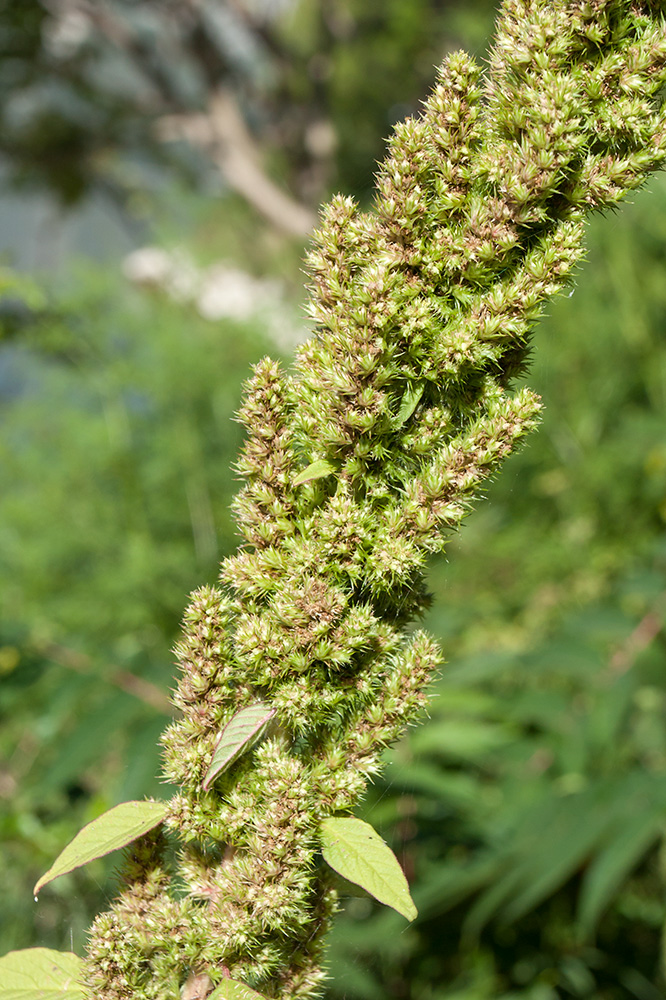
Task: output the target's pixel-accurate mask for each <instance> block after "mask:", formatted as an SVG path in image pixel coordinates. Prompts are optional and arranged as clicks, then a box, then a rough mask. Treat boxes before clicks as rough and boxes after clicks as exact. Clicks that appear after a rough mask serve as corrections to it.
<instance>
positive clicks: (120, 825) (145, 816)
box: [33, 801, 169, 896]
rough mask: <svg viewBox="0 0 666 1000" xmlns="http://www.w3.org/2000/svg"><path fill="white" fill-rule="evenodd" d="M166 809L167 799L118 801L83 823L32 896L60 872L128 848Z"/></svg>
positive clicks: (72, 869)
mask: <svg viewBox="0 0 666 1000" xmlns="http://www.w3.org/2000/svg"><path fill="white" fill-rule="evenodd" d="M168 811H169V806H168V803H166V802H154V801H153V802H121V804H120V805H119V806H114V808H113V809H109V810H108V811H107V812H105V813H102V815H101V816H98V817H97V819H94V820H93V821H92V823H88V825H87V826H84V827H83V829H82V830H80V831H79V832H78V833H77V835H76V836H75V837H74V840H72V841H71V843H69V844H68V845H67V847H66V848H65V849H64V851H62V853H61V854H59V855H58V857H57V858H56V860H55V861H54V862H53V864H52V865H51V867H50V868H49V870H48V871H47V872H45V873H44V875H42V877H41V878H40V879H39V881H38V882H37V883H36V885H35V888H34V889H33V892H34V894H35V896H36V895H37V893H38V892H39V890H40V889H42V888H43V886H45V885H47V883H49V882H52V881H53V880H54V879H56V878H58V877H59V876H60V875H66V874H67V872H71V871H74V869H75V868H80V867H81V866H82V865H87V864H88V862H89V861H94V860H95V858H102V857H104V855H105V854H110V853H111V851H117V850H118V849H119V848H120V847H127V845H128V844H131V843H132V841H133V840H136V839H137V837H141V836H143V834H144V833H148V831H149V830H152V829H153V827H156V826H157V825H158V823H161V822H162V820H163V819H164V817H165V816H166V814H167V812H168Z"/></svg>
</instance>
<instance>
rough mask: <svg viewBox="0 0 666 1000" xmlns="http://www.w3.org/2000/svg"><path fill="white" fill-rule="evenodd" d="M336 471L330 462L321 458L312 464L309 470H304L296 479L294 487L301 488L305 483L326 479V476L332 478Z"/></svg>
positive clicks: (308, 467)
mask: <svg viewBox="0 0 666 1000" xmlns="http://www.w3.org/2000/svg"><path fill="white" fill-rule="evenodd" d="M333 472H335V469H334V468H333V466H332V465H331V463H330V462H327V461H326V460H325V459H323V458H320V459H318V460H317V461H316V462H312V463H311V464H310V465H308V466H307V468H305V469H303V471H302V472H299V474H298V475H297V476H296V478H295V479H294V486H301V485H302V484H303V483H309V482H310V481H311V480H313V479H324V478H325V477H326V476H330V475H331V474H332V473H333Z"/></svg>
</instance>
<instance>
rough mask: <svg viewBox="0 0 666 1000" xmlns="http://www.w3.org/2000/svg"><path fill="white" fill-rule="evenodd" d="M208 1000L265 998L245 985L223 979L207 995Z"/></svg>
mask: <svg viewBox="0 0 666 1000" xmlns="http://www.w3.org/2000/svg"><path fill="white" fill-rule="evenodd" d="M208 1000H265V998H264V997H263V996H262V994H261V993H257V991H256V990H252V989H250V987H249V986H246V985H245V983H238V982H236V980H235V979H223V980H222V982H221V983H220V985H219V986H216V987H215V989H214V990H213V992H212V993H211V994H210V995H209V997H208Z"/></svg>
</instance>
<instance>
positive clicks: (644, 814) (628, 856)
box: [578, 802, 666, 934]
mask: <svg viewBox="0 0 666 1000" xmlns="http://www.w3.org/2000/svg"><path fill="white" fill-rule="evenodd" d="M650 805H651V808H650V807H648V808H647V809H645V810H640V809H638V811H637V812H635V813H634V812H632V813H631V814H630V815H629V816H627V817H626V818H625V822H624V824H623V825H622V827H621V828H620V829H619V830H617V831H616V832H615V834H614V836H613V838H612V840H611V841H610V843H609V844H608V845H607V846H606V847H605V848H604V850H603V851H602V852H601V853H600V854H598V855H597V856H596V857H595V858H594V860H593V861H592V863H591V864H590V865H589V867H588V868H587V870H586V872H585V876H584V878H583V883H582V886H581V892H580V901H579V904H578V923H579V925H580V927H581V930H582V931H583V932H584V933H585V934H591V933H592V932H593V931H594V929H595V927H596V924H597V922H598V920H599V918H600V917H601V915H602V913H603V911H604V910H605V909H606V907H607V906H608V905H609V904H610V902H611V901H612V899H613V897H614V896H615V895H616V893H617V891H618V888H619V886H620V885H621V884H622V882H623V880H624V879H626V878H627V876H628V875H629V874H630V872H631V870H632V868H635V867H636V865H637V864H638V862H639V861H640V860H641V858H643V857H644V855H645V854H646V853H647V851H648V850H649V849H650V848H651V847H652V845H653V844H654V842H655V841H656V840H658V838H659V837H660V835H662V834H663V828H664V813H665V811H666V810H665V809H664V803H663V802H659V803H657V805H656V807H655V806H654V804H650Z"/></svg>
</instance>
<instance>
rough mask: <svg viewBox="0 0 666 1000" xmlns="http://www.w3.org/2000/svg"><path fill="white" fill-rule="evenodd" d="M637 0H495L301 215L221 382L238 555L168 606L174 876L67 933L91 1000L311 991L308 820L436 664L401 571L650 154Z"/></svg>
mask: <svg viewBox="0 0 666 1000" xmlns="http://www.w3.org/2000/svg"><path fill="white" fill-rule="evenodd" d="M664 6H665V5H664V4H663V3H661V2H658V0H560V2H547V0H505V2H504V3H503V5H502V9H501V15H500V19H499V22H498V29H497V37H496V41H495V44H494V48H493V50H492V56H491V60H490V68H489V71H488V73H487V75H486V78H485V80H484V79H482V77H481V74H480V71H479V68H478V67H477V66H476V65H475V64H474V62H473V61H472V60H471V59H470V58H469V57H468V56H467V55H465V54H463V53H455V54H453V55H451V56H450V57H449V58H448V59H447V60H446V62H445V64H444V65H443V67H442V68H441V70H440V73H439V78H438V81H437V85H436V87H435V89H434V91H433V93H432V95H431V96H430V97H429V98H428V100H427V101H426V102H425V105H424V108H423V113H422V114H421V115H420V117H418V118H414V119H410V120H408V121H406V122H404V123H403V124H401V125H399V126H398V127H397V128H396V130H395V134H394V136H393V139H392V140H391V143H390V148H389V151H388V156H387V159H386V161H385V163H384V164H383V165H382V166H381V168H380V170H379V174H378V178H377V197H376V203H375V206H374V209H373V210H372V211H369V212H362V211H360V210H359V209H358V208H357V206H356V205H355V204H354V203H353V202H352V201H351V200H350V199H348V198H344V197H337V198H335V199H333V201H332V202H331V204H330V205H329V206H328V207H327V208H326V209H325V211H324V213H323V217H322V224H321V229H320V231H319V232H318V233H317V235H316V238H315V246H314V249H313V251H312V253H311V255H310V262H309V266H310V273H311V275H312V317H313V319H314V322H315V324H316V333H315V335H314V336H313V338H312V339H311V340H310V341H308V343H307V344H306V345H305V346H304V347H303V348H302V349H301V350H300V352H299V353H298V355H297V359H296V363H295V366H294V368H293V370H292V372H291V373H285V372H283V371H281V370H280V367H279V366H278V365H277V364H275V363H274V362H272V361H270V360H264V361H262V362H261V363H260V364H259V365H258V366H257V368H256V370H255V372H254V375H253V377H252V379H251V380H250V382H249V383H248V385H247V390H246V396H245V402H244V405H243V409H242V411H241V414H240V418H241V420H242V421H243V423H244V424H245V426H246V428H247V438H246V443H245V446H244V449H243V452H242V454H241V456H240V459H239V462H238V471H239V472H240V474H241V475H242V476H243V477H244V479H245V485H244V486H243V488H242V490H241V492H240V494H239V495H238V497H237V499H236V501H235V513H236V516H237V520H238V524H239V529H240V531H241V533H242V536H243V538H244V545H243V547H241V549H240V550H239V552H238V554H236V555H235V556H233V557H231V558H229V559H227V560H226V561H225V563H224V564H223V566H222V573H221V583H220V588H219V589H217V588H205V589H203V590H201V591H199V592H197V593H196V594H195V595H194V596H193V600H192V605H191V607H190V609H189V610H188V612H187V615H186V619H185V628H184V638H183V641H182V643H181V644H180V646H179V647H178V651H177V652H178V657H179V660H180V663H181V668H182V676H181V679H180V682H179V685H178V689H177V691H176V694H175V704H176V705H177V707H178V708H179V709H180V710H181V712H182V716H181V717H180V718H179V719H178V720H177V721H176V722H174V723H173V724H172V726H171V727H170V728H169V729H168V730H167V732H166V733H165V735H164V738H163V744H164V759H165V775H166V777H167V778H168V779H169V780H170V781H172V782H175V783H177V784H178V785H179V786H180V792H179V794H178V795H177V796H176V797H175V798H174V800H173V802H172V804H171V812H170V815H169V819H168V824H167V825H168V827H169V829H170V831H171V833H170V834H169V836H171V837H172V838H173V840H174V841H175V842H176V844H177V851H178V856H177V864H176V868H175V871H174V872H173V873H172V874H169V875H167V874H166V868H165V863H164V862H163V861H162V860H160V858H161V857H162V855H161V854H160V851H159V844H158V843H153V842H152V841H151V842H150V843H148V844H147V845H144V846H143V848H142V851H140V852H139V854H140V856H139V857H136V858H135V859H134V861H133V862H132V865H131V870H129V872H128V884H127V888H126V889H125V891H124V892H123V893H122V894H121V896H120V898H119V900H118V901H117V902H116V903H114V905H113V907H112V908H111V910H110V911H109V912H108V913H106V914H103V915H102V916H101V917H99V918H98V920H97V922H96V924H95V925H94V927H93V930H92V934H91V940H90V946H89V955H88V960H87V961H88V966H87V967H88V974H89V978H88V983H89V984H90V988H91V990H92V993H94V994H95V995H96V996H98V997H100V998H102V1000H125V998H127V1000H129V998H130V997H131V998H133V1000H176V998H177V997H179V996H180V995H181V991H183V995H186V994H187V995H194V993H193V992H192V991H193V990H194V986H193V985H192V984H199V985H197V986H196V988H197V989H199V986H200V984H201V983H202V982H203V983H205V984H207V985H206V986H205V987H204V988H203V993H201V995H202V996H204V995H206V990H208V991H209V990H211V989H212V988H213V986H214V985H215V984H218V983H220V982H221V981H222V980H223V979H224V978H225V977H227V976H229V975H231V977H232V978H233V979H235V980H241V981H243V982H245V983H247V984H248V985H250V986H251V987H253V988H254V989H256V990H259V991H261V992H262V993H263V994H264V995H266V996H267V997H275V998H285V1000H286V998H289V1000H299V998H306V997H311V996H313V995H316V994H317V992H318V990H319V987H320V983H321V980H322V975H323V974H322V970H321V959H322V942H323V936H324V933H325V931H326V928H327V927H328V925H329V923H330V920H331V917H332V914H333V912H334V910H335V893H334V890H333V887H332V885H331V882H330V880H329V876H328V875H327V873H326V870H325V868H324V866H323V865H322V864H321V861H320V859H319V856H318V843H319V841H318V829H319V825H320V823H321V821H322V819H324V818H326V817H328V816H330V815H332V814H334V813H339V812H343V813H344V812H348V811H349V810H350V809H351V808H352V807H353V806H354V804H355V803H356V802H357V801H358V799H359V797H360V796H361V794H362V793H363V790H364V787H365V785H366V781H367V779H368V776H369V775H371V774H372V773H373V772H376V771H377V770H378V768H379V767H380V765H381V754H382V750H383V748H385V747H386V746H387V745H388V744H390V743H391V742H392V741H394V740H395V739H396V738H398V737H399V736H400V735H401V734H402V733H403V732H404V730H405V727H406V726H408V725H409V724H411V723H413V722H414V721H416V719H417V718H418V715H419V712H420V710H421V708H422V706H423V704H424V700H425V696H426V695H425V691H426V688H427V684H428V680H429V678H430V677H431V676H432V674H433V672H434V671H435V670H436V668H437V665H438V661H439V659H440V657H439V653H438V650H437V647H436V645H435V643H434V642H433V641H432V640H431V639H430V638H429V637H428V636H427V635H425V634H424V633H423V632H421V631H413V630H412V623H413V622H414V620H415V619H416V618H417V617H418V615H419V614H420V613H421V612H422V611H423V609H424V608H425V607H426V606H427V602H428V595H427V592H426V589H425V585H424V566H425V560H426V558H427V557H428V555H429V553H433V552H437V551H442V550H443V548H444V547H445V544H446V540H447V537H448V536H449V535H450V533H451V531H452V530H454V529H456V528H457V527H458V526H459V525H460V523H461V521H462V519H463V517H464V516H465V514H466V513H467V511H468V510H469V509H470V505H471V503H472V502H473V500H474V498H475V497H477V496H478V495H479V492H480V490H481V489H482V487H483V483H484V481H485V480H486V479H487V477H488V476H489V475H491V474H492V473H493V472H494V471H495V470H497V468H498V466H499V465H500V464H501V462H502V461H503V459H504V458H505V457H506V456H507V455H508V454H509V453H510V452H511V451H512V450H513V449H514V448H515V447H516V446H517V444H519V442H520V441H521V440H522V439H523V438H524V436H525V435H526V434H527V433H528V431H529V430H530V429H531V428H532V427H534V425H535V423H536V421H537V420H538V414H539V407H540V403H539V400H538V398H537V397H536V396H535V395H534V393H532V392H530V391H529V390H528V389H525V388H520V387H517V386H516V379H517V377H518V376H519V375H520V374H521V373H522V372H523V370H524V367H525V363H526V358H527V354H528V349H529V338H530V332H531V330H532V328H533V326H534V324H535V322H536V320H537V319H538V317H539V315H540V313H541V310H542V308H543V306H544V303H545V302H547V300H548V299H549V298H551V297H552V296H553V295H554V294H555V293H556V292H558V291H559V290H561V289H562V288H563V287H564V286H565V285H566V283H567V282H568V281H569V280H570V278H571V275H572V271H573V270H574V268H575V266H576V264H577V263H578V261H579V260H580V258H581V255H582V252H583V250H582V229H583V219H584V216H585V214H586V213H587V212H588V211H590V210H594V209H605V208H610V207H612V206H615V205H616V204H617V203H618V202H619V201H620V200H621V199H622V198H623V197H624V195H625V194H626V193H627V192H628V191H630V190H632V189H634V188H636V187H637V186H638V185H640V184H641V183H642V182H643V181H644V180H645V178H646V177H647V175H648V174H649V172H650V171H652V170H654V169H656V168H657V167H659V166H660V165H661V163H662V162H663V160H664V156H665V155H666V133H665V131H664V123H665V118H664V114H663V112H662V110H661V105H660V102H659V99H658V92H659V89H660V87H662V85H663V83H664V81H665V80H666V27H665V24H664V16H663V8H664ZM309 470H310V471H309ZM258 701H259V702H262V703H266V705H269V706H270V707H271V709H272V710H273V712H274V715H273V717H272V719H271V722H270V725H269V728H268V731H267V732H266V734H265V736H264V739H263V741H262V742H261V743H260V744H259V745H258V746H256V747H255V748H254V749H253V750H252V751H251V752H248V753H247V754H244V755H243V756H242V757H240V758H239V759H238V760H237V761H236V762H235V763H234V765H233V767H231V768H229V769H228V770H227V771H225V773H224V774H222V775H220V777H219V778H218V779H217V780H216V781H215V782H214V783H213V784H212V786H211V787H209V788H207V789H206V790H204V788H203V787H202V783H203V778H204V775H205V773H206V770H207V768H208V766H209V764H210V761H211V755H212V753H213V750H214V746H215V742H216V739H217V737H218V735H219V733H220V729H221V727H222V726H223V725H224V724H225V723H226V722H227V721H228V720H229V718H230V717H231V716H232V715H233V714H234V713H235V712H236V711H238V709H239V708H243V707H244V706H248V705H251V704H253V703H255V702H258ZM142 843H143V842H142ZM188 991H190V992H189V993H188ZM92 993H91V995H92ZM197 995H198V994H197Z"/></svg>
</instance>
